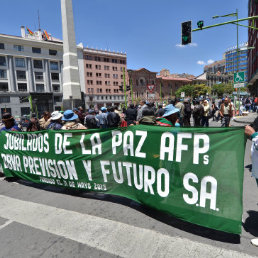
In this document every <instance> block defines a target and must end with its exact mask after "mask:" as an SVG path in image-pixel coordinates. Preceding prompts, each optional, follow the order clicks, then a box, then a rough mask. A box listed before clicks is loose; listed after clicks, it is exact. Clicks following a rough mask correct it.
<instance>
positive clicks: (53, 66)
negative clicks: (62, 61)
mask: <svg viewBox="0 0 258 258" xmlns="http://www.w3.org/2000/svg"><path fill="white" fill-rule="evenodd" d="M50 70H58V62H52V61H51V62H50Z"/></svg>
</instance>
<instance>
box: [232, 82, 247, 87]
mask: <svg viewBox="0 0 258 258" xmlns="http://www.w3.org/2000/svg"><path fill="white" fill-rule="evenodd" d="M243 87H245V83H244V82H241V83H234V88H243Z"/></svg>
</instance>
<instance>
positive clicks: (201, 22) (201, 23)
mask: <svg viewBox="0 0 258 258" xmlns="http://www.w3.org/2000/svg"><path fill="white" fill-rule="evenodd" d="M203 25H204V22H203V21H198V22H197V26H198V28H199V29H201V30H202V27H203Z"/></svg>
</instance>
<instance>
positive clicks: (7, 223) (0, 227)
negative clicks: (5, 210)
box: [0, 220, 13, 230]
mask: <svg viewBox="0 0 258 258" xmlns="http://www.w3.org/2000/svg"><path fill="white" fill-rule="evenodd" d="M11 223H13V221H12V220H7V221H6V222H5V223H4V224H3V225H1V226H0V230H1V229H3V228H5V227H7V226H8V225H9V224H11Z"/></svg>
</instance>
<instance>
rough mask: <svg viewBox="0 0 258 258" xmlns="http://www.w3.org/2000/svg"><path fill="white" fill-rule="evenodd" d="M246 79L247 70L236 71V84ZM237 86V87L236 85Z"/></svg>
mask: <svg viewBox="0 0 258 258" xmlns="http://www.w3.org/2000/svg"><path fill="white" fill-rule="evenodd" d="M244 81H245V72H238V73H234V84H235V83H241V82H244ZM235 88H236V87H235Z"/></svg>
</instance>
